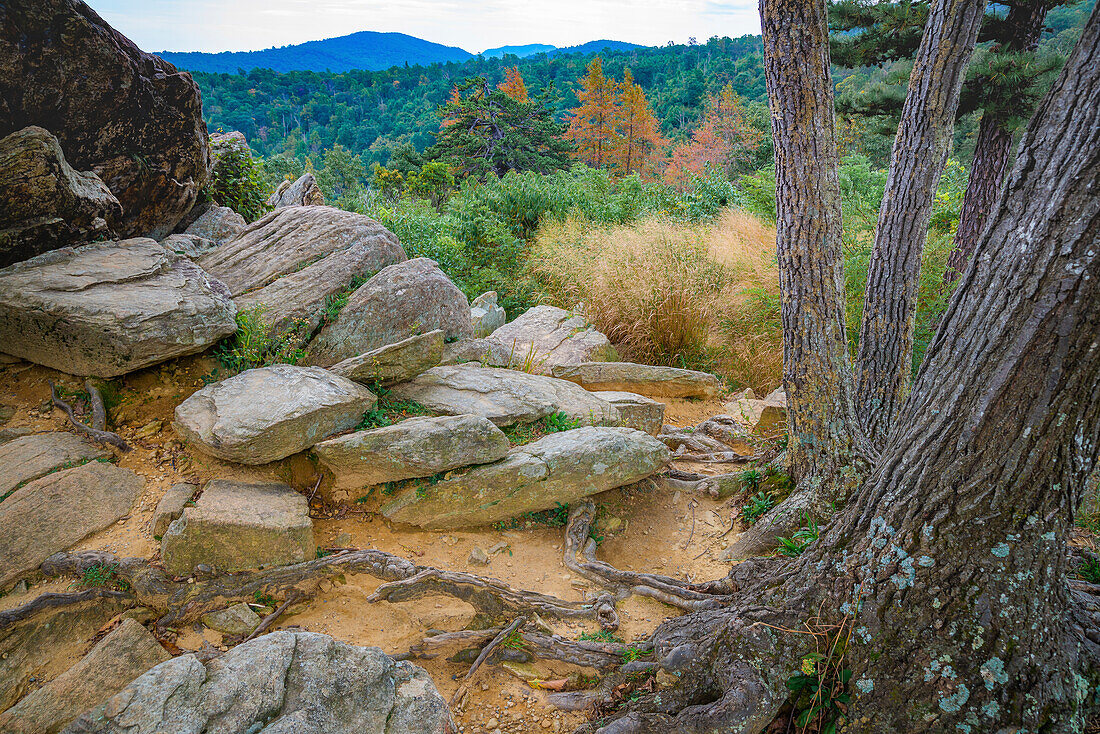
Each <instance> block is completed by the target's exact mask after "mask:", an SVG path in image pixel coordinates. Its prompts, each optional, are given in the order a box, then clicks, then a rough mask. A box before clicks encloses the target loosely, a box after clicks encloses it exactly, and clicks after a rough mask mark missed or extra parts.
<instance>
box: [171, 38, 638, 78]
mask: <svg viewBox="0 0 1100 734" xmlns="http://www.w3.org/2000/svg"><path fill="white" fill-rule="evenodd" d="M633 48H641V47H640V46H639V45H638V44H636V43H626V42H625V41H609V40H601V41H589V42H588V43H584V44H581V45H579V46H569V47H567V48H557V47H555V46H552V45H550V44H545V43H529V44H526V45H522V46H500V47H498V48H490V49H486V50H485V51H482V52H481V54H480V55H481V56H484V57H485V58H500V57H502V56H505V55H506V54H511V55H514V56H518V57H520V58H524V57H527V56H534V55H536V54H540V53H546V54H550V55H555V56H556V55H558V54H572V53H581V54H588V53H595V52H598V51H602V50H605V49H607V50H611V51H626V50H629V49H633ZM157 56H160V57H161V58H163V59H164V60H166V61H169V62H171V63H172V64H174V65H175V66H176V67H178V68H180V69H184V70H186V71H196V72H208V73H215V74H236V73H237V72H238V71H239V70H241V69H243V70H244V71H251V70H252V69H273V70H274V71H278V72H286V71H331V72H334V73H340V72H344V71H350V70H352V69H365V70H367V71H381V70H384V69H389V68H391V67H393V66H404V65H405V64H408V65H410V66H414V65H417V64H419V65H420V66H430V65H431V64H434V63H448V62H452V61H453V62H462V61H466V60H467V59H471V58H474V54H471V53H470V52H468V51H466V50H464V49H461V48H457V47H456V46H444V45H442V44H439V43H432V42H431V41H425V40H424V39H422V38H416V37H415V36H409V35H406V34H404V33H379V32H377V31H359V32H357V33H352V34H350V35H347V36H338V37H336V38H326V39H323V40H320V41H307V42H306V43H299V44H294V45H291V46H281V47H278V48H267V49H264V50H262V51H222V52H221V53H206V52H203V51H159V52H157Z"/></svg>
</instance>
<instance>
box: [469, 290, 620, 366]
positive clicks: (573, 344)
mask: <svg viewBox="0 0 1100 734" xmlns="http://www.w3.org/2000/svg"><path fill="white" fill-rule="evenodd" d="M484 347H485V349H484V350H483V353H482V355H481V356H479V357H476V358H477V359H480V360H481V361H482V362H483V363H485V364H491V365H495V366H498V367H517V368H523V369H524V371H526V372H538V373H540V374H544V375H548V374H550V370H551V369H552V368H553V367H555V366H557V365H563V364H580V363H581V362H607V361H611V360H614V359H618V354H617V353H616V352H615V348H614V347H613V346H611V342H610V341H608V339H607V337H606V336H604V335H603V334H601V333H600V332H598V331H596V330H595V329H593V328H592V327H591V326H589V324H588V322H586V321H585V320H584V318H583V317H581V316H577V315H574V314H571V313H569V312H568V311H565V310H564V309H560V308H555V307H554V306H535V307H534V308H532V309H529V310H528V311H527V312H525V313H524V314H523V315H521V316H520V317H519V318H517V319H515V320H514V321H511V322H509V323H507V324H505V325H504V326H501V327H500V328H499V329H497V330H496V331H494V332H493V333H492V334H490V335H489V336H487V337H485V344H484Z"/></svg>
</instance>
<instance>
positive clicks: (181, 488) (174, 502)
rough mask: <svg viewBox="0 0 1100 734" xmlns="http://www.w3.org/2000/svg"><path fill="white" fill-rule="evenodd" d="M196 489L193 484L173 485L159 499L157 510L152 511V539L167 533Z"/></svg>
mask: <svg viewBox="0 0 1100 734" xmlns="http://www.w3.org/2000/svg"><path fill="white" fill-rule="evenodd" d="M196 489H198V486H197V485H194V484H173V485H172V486H171V487H169V488H168V491H167V492H165V493H164V496H163V497H161V498H160V502H158V503H157V509H156V510H154V511H153V524H152V529H153V537H154V538H160V537H163V535H164V534H165V533H166V532H167V531H168V526H169V525H171V524H172V523H173V522H174V521H175V520H178V519H179V517H180V515H182V514H183V508H185V507H187V503H188V502H190V501H191V498H192V497H193V496H194V494H195V490H196Z"/></svg>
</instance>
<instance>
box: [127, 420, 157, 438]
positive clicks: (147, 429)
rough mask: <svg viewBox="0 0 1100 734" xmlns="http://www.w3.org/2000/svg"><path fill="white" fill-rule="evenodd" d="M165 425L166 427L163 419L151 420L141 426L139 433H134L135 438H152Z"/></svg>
mask: <svg viewBox="0 0 1100 734" xmlns="http://www.w3.org/2000/svg"><path fill="white" fill-rule="evenodd" d="M163 427H164V421H161V420H152V421H149V422H148V423H146V424H145V425H144V426H142V427H141V428H139V429H138V430H137V433H135V434H134V438H151V437H153V436H155V435H157V434H158V433H160V429H161V428H163Z"/></svg>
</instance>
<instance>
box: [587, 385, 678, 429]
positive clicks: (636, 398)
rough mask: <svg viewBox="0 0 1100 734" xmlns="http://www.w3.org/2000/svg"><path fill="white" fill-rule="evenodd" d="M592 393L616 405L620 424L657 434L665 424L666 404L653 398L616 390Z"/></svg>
mask: <svg viewBox="0 0 1100 734" xmlns="http://www.w3.org/2000/svg"><path fill="white" fill-rule="evenodd" d="M592 394H593V395H595V396H596V397H598V398H600V399H601V400H606V401H607V402H609V403H611V404H612V405H614V406H615V410H617V411H619V425H622V426H626V427H627V428H637V429H638V430H639V431H645V432H646V433H648V434H649V435H651V436H656V435H657V434H658V433H660V432H661V426H663V425H664V424H665V404H664V403H660V402H657V401H656V400H653V399H652V398H647V397H646V396H644V395H638V394H636V393H632V392H622V391H615V390H597V391H595V392H593V393H592Z"/></svg>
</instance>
